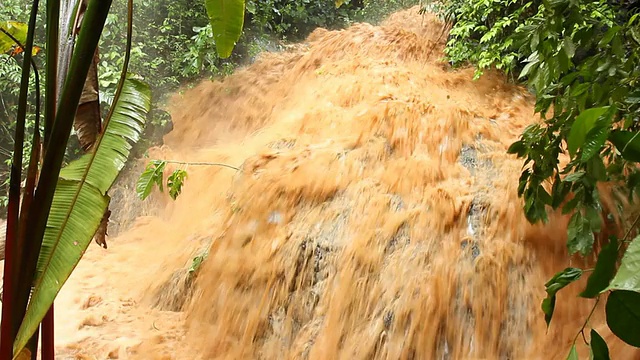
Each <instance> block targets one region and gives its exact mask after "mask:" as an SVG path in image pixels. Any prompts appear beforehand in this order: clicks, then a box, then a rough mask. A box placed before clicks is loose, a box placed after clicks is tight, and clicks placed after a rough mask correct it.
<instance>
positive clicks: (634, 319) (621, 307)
mask: <svg viewBox="0 0 640 360" xmlns="http://www.w3.org/2000/svg"><path fill="white" fill-rule="evenodd" d="M605 312H606V316H607V325H609V328H610V329H611V332H613V333H614V334H615V335H616V336H617V337H619V338H620V340H622V341H624V342H626V343H627V344H629V345H632V346H635V347H640V293H637V292H634V291H625V290H616V291H613V292H611V294H610V295H609V298H608V299H607V305H606V307H605Z"/></svg>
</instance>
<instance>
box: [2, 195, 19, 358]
mask: <svg viewBox="0 0 640 360" xmlns="http://www.w3.org/2000/svg"><path fill="white" fill-rule="evenodd" d="M18 206H19V202H18V200H14V201H10V202H9V209H8V212H7V213H8V214H11V215H13V216H8V217H7V236H6V240H5V250H4V253H5V258H4V282H3V284H2V325H1V326H0V335H1V336H0V359H10V358H12V357H13V340H14V334H13V322H14V319H13V317H14V309H13V295H14V294H13V293H14V291H15V285H14V279H15V278H14V276H12V275H13V274H14V273H15V272H14V271H13V268H14V266H15V265H14V262H15V261H14V260H15V253H16V249H15V244H16V235H17V234H16V233H17V231H16V230H17V229H18V224H17V222H18V219H17V217H18V216H17V213H18V211H17V207H18ZM14 207H15V209H14Z"/></svg>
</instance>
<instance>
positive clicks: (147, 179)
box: [136, 160, 167, 200]
mask: <svg viewBox="0 0 640 360" xmlns="http://www.w3.org/2000/svg"><path fill="white" fill-rule="evenodd" d="M166 165H167V163H166V162H164V161H157V160H156V161H151V162H150V163H149V164H148V165H147V167H146V169H145V170H144V172H143V173H142V174H141V175H140V178H139V179H138V182H137V183H136V194H137V195H138V197H139V198H140V200H144V199H146V198H147V197H148V196H149V195H150V194H151V191H152V190H153V185H157V186H158V188H159V189H160V191H162V183H163V180H164V168H165V166H166Z"/></svg>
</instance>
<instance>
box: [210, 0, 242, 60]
mask: <svg viewBox="0 0 640 360" xmlns="http://www.w3.org/2000/svg"><path fill="white" fill-rule="evenodd" d="M205 7H206V8H207V15H209V21H210V22H211V28H212V29H213V38H214V40H215V43H216V50H217V52H218V56H220V57H221V58H223V59H225V58H228V57H229V56H231V52H232V51H233V48H234V47H235V45H236V42H237V41H238V39H240V35H242V27H243V25H244V0H205Z"/></svg>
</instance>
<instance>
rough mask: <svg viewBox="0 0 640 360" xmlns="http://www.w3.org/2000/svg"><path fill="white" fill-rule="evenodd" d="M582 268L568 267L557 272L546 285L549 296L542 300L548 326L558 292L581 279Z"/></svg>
mask: <svg viewBox="0 0 640 360" xmlns="http://www.w3.org/2000/svg"><path fill="white" fill-rule="evenodd" d="M580 276H582V270H581V269H578V268H566V269H564V270H562V271H560V272H559V273H557V274H555V275H554V276H553V277H552V278H551V279H550V280H549V281H547V283H546V284H544V286H545V287H546V291H547V297H546V298H545V299H544V300H543V301H542V311H543V312H544V320H545V321H546V322H547V326H549V323H550V322H551V318H552V317H553V310H554V308H555V305H556V293H557V292H558V291H560V290H561V289H562V288H564V287H565V286H567V285H569V284H571V283H572V282H574V281H576V280H578V279H580Z"/></svg>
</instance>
